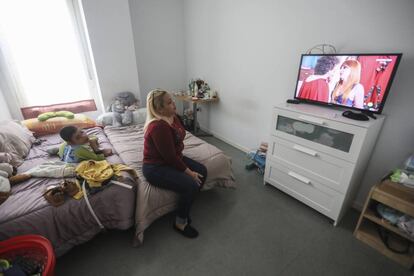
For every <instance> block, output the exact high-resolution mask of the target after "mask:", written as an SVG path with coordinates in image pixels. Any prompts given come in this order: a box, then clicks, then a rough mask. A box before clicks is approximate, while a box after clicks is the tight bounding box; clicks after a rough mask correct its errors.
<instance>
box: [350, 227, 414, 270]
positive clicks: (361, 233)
mask: <svg viewBox="0 0 414 276" xmlns="http://www.w3.org/2000/svg"><path fill="white" fill-rule="evenodd" d="M355 237H356V238H357V239H359V240H360V241H363V242H364V243H366V244H368V245H369V246H371V247H372V248H374V249H376V250H378V251H379V252H381V253H382V254H383V255H385V256H387V257H389V258H391V259H392V260H394V261H395V262H398V263H399V264H401V265H403V266H405V267H407V268H411V267H412V265H413V263H414V256H413V255H411V254H398V253H394V252H392V251H391V250H389V249H388V248H387V247H386V246H385V245H384V243H383V242H382V240H381V238H380V237H379V234H378V232H377V226H376V225H375V224H374V223H372V222H369V221H364V222H363V223H362V224H361V225H360V227H359V228H358V229H357V231H356V232H355ZM402 246H403V245H402Z"/></svg>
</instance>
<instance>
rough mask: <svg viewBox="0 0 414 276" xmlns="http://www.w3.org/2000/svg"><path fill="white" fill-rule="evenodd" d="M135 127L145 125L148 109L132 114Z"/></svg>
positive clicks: (138, 110) (140, 109)
mask: <svg viewBox="0 0 414 276" xmlns="http://www.w3.org/2000/svg"><path fill="white" fill-rule="evenodd" d="M132 114H133V115H132V116H133V120H134V125H140V124H145V120H146V119H147V109H146V108H139V109H137V110H134V111H133V112H132Z"/></svg>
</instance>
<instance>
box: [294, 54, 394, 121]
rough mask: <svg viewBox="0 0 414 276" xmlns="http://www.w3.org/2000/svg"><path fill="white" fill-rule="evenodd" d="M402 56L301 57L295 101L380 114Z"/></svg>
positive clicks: (329, 55)
mask: <svg viewBox="0 0 414 276" xmlns="http://www.w3.org/2000/svg"><path fill="white" fill-rule="evenodd" d="M400 58H401V54H319V55H315V54H308V55H302V58H301V62H300V68H299V74H298V81H297V85H296V91H295V98H296V99H299V100H301V101H306V102H313V103H320V104H329V105H338V106H345V107H347V108H352V109H359V110H367V111H370V112H374V113H381V111H382V108H383V107H384V103H385V100H386V98H387V94H388V92H389V90H390V86H391V83H392V80H393V77H394V75H395V71H396V70H397V67H398V63H399V61H400Z"/></svg>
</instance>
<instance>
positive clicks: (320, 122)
mask: <svg viewBox="0 0 414 276" xmlns="http://www.w3.org/2000/svg"><path fill="white" fill-rule="evenodd" d="M299 119H301V120H304V121H306V122H308V123H313V124H318V125H325V124H326V123H325V121H324V120H322V119H318V118H314V117H310V116H306V115H300V116H299Z"/></svg>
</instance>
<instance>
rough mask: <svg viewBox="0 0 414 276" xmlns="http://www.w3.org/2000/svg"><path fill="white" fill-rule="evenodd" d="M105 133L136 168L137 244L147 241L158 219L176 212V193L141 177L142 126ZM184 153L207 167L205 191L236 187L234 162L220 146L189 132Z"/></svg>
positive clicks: (126, 159) (109, 129) (135, 241)
mask: <svg viewBox="0 0 414 276" xmlns="http://www.w3.org/2000/svg"><path fill="white" fill-rule="evenodd" d="M104 131H105V134H106V135H107V137H108V138H109V141H110V142H111V144H112V145H113V146H114V148H115V149H116V151H117V153H118V154H119V156H120V157H121V158H122V160H123V161H124V163H125V164H127V165H128V166H130V167H131V168H133V169H135V170H136V171H137V173H138V176H139V181H138V182H139V184H138V188H137V205H136V211H135V226H136V232H135V239H134V245H135V246H139V245H140V244H142V242H143V240H144V230H145V229H146V228H148V227H149V226H150V224H151V223H152V222H153V221H154V220H156V219H158V218H159V217H161V216H163V215H165V214H167V213H169V212H171V211H173V210H174V209H175V207H176V204H177V195H176V194H175V193H174V192H171V191H168V190H164V189H160V188H157V187H154V186H151V185H150V184H149V183H148V182H147V180H146V179H145V177H144V176H143V174H142V160H143V148H144V133H143V126H142V125H136V126H129V127H109V126H108V127H105V129H104ZM183 154H184V155H185V156H187V157H189V158H192V159H194V160H196V161H198V162H200V163H202V164H204V165H205V166H206V167H207V170H208V176H207V179H206V183H205V184H204V186H203V190H208V189H211V188H213V187H215V186H221V187H228V188H234V187H235V181H234V180H235V179H234V176H233V171H232V168H231V159H230V158H229V157H227V156H226V155H225V154H224V153H223V152H222V151H221V150H219V149H218V148H217V147H215V146H213V145H210V144H208V143H206V142H205V141H203V140H201V139H199V138H197V137H195V136H194V135H192V134H191V133H189V132H187V134H186V137H185V139H184V152H183Z"/></svg>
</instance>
